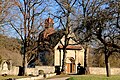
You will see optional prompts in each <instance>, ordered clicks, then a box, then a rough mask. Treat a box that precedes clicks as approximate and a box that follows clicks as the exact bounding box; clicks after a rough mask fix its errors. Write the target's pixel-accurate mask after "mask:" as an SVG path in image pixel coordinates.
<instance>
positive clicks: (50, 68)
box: [26, 66, 55, 75]
mask: <svg viewBox="0 0 120 80" xmlns="http://www.w3.org/2000/svg"><path fill="white" fill-rule="evenodd" d="M39 70H43V71H44V73H54V72H55V67H54V66H36V67H35V68H27V70H26V74H27V75H30V74H33V75H39Z"/></svg>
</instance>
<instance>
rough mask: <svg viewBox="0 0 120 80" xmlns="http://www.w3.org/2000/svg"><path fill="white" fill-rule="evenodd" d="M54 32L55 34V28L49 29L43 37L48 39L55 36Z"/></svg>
mask: <svg viewBox="0 0 120 80" xmlns="http://www.w3.org/2000/svg"><path fill="white" fill-rule="evenodd" d="M54 32H55V30H54V28H52V27H51V28H47V29H45V31H44V35H43V37H44V38H47V37H48V36H49V35H51V34H53V33H54Z"/></svg>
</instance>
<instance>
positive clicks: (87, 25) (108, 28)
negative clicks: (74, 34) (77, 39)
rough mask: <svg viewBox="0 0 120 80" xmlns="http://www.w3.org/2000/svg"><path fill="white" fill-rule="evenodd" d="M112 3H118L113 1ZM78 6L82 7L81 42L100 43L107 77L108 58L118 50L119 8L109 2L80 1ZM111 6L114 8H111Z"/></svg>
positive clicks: (108, 69) (108, 70)
mask: <svg viewBox="0 0 120 80" xmlns="http://www.w3.org/2000/svg"><path fill="white" fill-rule="evenodd" d="M83 2H84V3H85V4H84V3H83ZM112 3H119V2H118V1H113V2H112ZM80 4H81V6H82V7H83V14H82V15H83V17H81V16H80V17H81V18H80V19H82V18H83V19H82V21H80V20H79V24H80V25H79V32H80V34H84V35H83V40H82V41H83V42H84V41H85V40H87V41H91V40H95V41H100V43H101V44H102V45H103V49H104V54H105V64H106V71H107V76H108V77H109V76H110V66H109V62H108V58H109V56H110V55H111V54H112V53H113V52H119V49H120V46H119V45H118V44H117V43H118V42H119V18H118V17H119V14H118V13H119V8H118V7H119V6H116V5H113V4H111V1H104V0H103V1H97V0H96V1H90V0H86V1H84V0H82V2H80ZM111 5H113V7H114V8H111ZM116 7H117V8H116ZM116 10H117V11H116ZM113 15H114V16H113ZM116 16H117V17H116ZM116 25H117V26H116Z"/></svg>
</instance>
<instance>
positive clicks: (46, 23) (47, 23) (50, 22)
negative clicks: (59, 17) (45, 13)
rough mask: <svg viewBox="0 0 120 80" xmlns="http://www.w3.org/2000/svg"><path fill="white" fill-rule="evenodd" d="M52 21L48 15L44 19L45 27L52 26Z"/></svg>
mask: <svg viewBox="0 0 120 80" xmlns="http://www.w3.org/2000/svg"><path fill="white" fill-rule="evenodd" d="M53 24H54V21H53V19H51V18H50V17H49V18H47V19H46V20H45V28H50V27H53Z"/></svg>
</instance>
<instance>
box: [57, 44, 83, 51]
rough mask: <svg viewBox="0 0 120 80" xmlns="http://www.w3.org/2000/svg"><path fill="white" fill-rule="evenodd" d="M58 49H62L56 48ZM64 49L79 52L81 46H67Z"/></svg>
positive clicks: (60, 47) (61, 47)
mask: <svg viewBox="0 0 120 80" xmlns="http://www.w3.org/2000/svg"><path fill="white" fill-rule="evenodd" d="M58 49H63V46H62V45H60V46H58ZM66 49H67V50H81V49H82V47H81V45H68V46H67V47H66Z"/></svg>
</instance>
